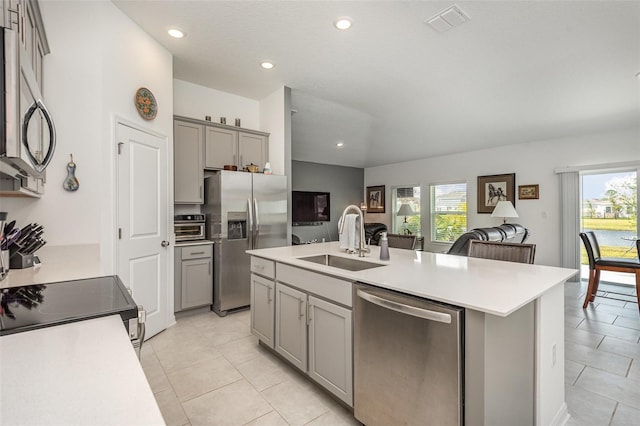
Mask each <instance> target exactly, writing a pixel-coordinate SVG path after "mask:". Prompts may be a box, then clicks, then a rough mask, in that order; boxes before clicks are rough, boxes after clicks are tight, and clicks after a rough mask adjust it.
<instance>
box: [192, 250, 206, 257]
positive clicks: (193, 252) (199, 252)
mask: <svg viewBox="0 0 640 426" xmlns="http://www.w3.org/2000/svg"><path fill="white" fill-rule="evenodd" d="M189 254H190V255H191V256H193V255H195V254H204V251H192V252H191V253H189Z"/></svg>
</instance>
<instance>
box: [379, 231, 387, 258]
mask: <svg viewBox="0 0 640 426" xmlns="http://www.w3.org/2000/svg"><path fill="white" fill-rule="evenodd" d="M380 260H389V240H387V233H386V232H382V233H380Z"/></svg>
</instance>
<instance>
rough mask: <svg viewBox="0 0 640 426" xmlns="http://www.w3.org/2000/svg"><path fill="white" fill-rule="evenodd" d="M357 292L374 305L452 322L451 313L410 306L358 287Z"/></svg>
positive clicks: (402, 312)
mask: <svg viewBox="0 0 640 426" xmlns="http://www.w3.org/2000/svg"><path fill="white" fill-rule="evenodd" d="M356 294H357V295H358V297H359V298H361V299H364V300H366V301H367V302H371V303H373V304H374V305H378V306H382V307H383V308H386V309H391V310H392V311H396V312H400V313H401V314H405V315H411V316H414V317H418V318H423V319H426V320H430V321H438V322H443V323H446V324H451V315H449V314H445V313H442V312H435V311H430V310H428V309H422V308H416V307H415V306H409V305H405V304H403V303H398V302H394V301H391V300H387V299H383V298H382V297H378V296H374V295H373V294H371V293H367V292H366V291H364V290H361V289H358V291H357V293H356Z"/></svg>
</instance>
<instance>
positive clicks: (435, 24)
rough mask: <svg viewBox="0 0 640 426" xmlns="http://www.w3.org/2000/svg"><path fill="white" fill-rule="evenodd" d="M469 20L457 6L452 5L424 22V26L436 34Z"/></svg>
mask: <svg viewBox="0 0 640 426" xmlns="http://www.w3.org/2000/svg"><path fill="white" fill-rule="evenodd" d="M470 19H471V18H470V17H469V15H467V14H466V13H465V12H464V11H463V10H462V9H460V7H459V6H458V5H457V4H454V5H453V6H449V7H448V8H446V9H445V10H443V11H442V12H440V13H438V14H437V15H434V16H432V17H431V18H429V19H427V20H426V21H425V24H427V25H429V26H430V27H431V28H433V29H434V30H436V31H437V32H439V33H443V32H445V31H447V30H450V29H451V28H453V27H457V26H459V25H462V24H464V23H465V22H467V21H468V20H470Z"/></svg>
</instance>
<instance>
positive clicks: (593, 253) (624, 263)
mask: <svg viewBox="0 0 640 426" xmlns="http://www.w3.org/2000/svg"><path fill="white" fill-rule="evenodd" d="M580 239H581V240H582V242H583V243H584V248H585V250H586V252H587V257H588V258H589V286H588V288H587V294H586V295H585V298H584V304H583V305H582V308H583V309H584V308H586V307H587V305H588V304H589V302H593V301H594V300H595V299H596V294H597V293H598V286H599V285H600V271H613V272H627V273H630V274H635V276H636V298H637V299H638V311H640V240H636V249H637V250H638V260H634V259H618V258H615V259H614V258H606V257H601V256H600V245H599V244H598V239H597V238H596V234H594V233H593V232H591V231H588V232H581V233H580ZM607 293H611V294H625V293H616V292H613V291H607ZM608 298H609V299H616V298H615V297H608ZM616 300H624V301H628V300H626V299H616Z"/></svg>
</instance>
